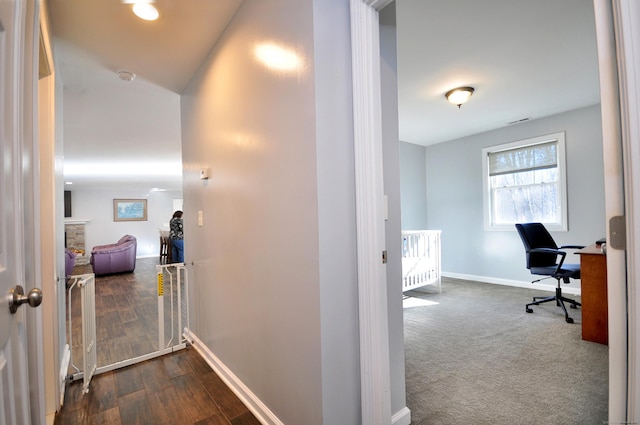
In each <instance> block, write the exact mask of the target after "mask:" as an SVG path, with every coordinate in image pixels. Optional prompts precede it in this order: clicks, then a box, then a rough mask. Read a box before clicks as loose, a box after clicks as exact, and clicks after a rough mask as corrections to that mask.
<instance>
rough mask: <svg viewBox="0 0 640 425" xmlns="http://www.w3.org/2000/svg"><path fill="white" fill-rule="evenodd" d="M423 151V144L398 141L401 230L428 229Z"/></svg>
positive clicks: (425, 167) (425, 169)
mask: <svg viewBox="0 0 640 425" xmlns="http://www.w3.org/2000/svg"><path fill="white" fill-rule="evenodd" d="M425 151H426V147H425V146H420V145H414V144H413V143H405V142H400V164H401V167H400V199H401V205H402V230H426V229H428V227H427V226H428V225H427V165H426V162H425V155H426V153H425Z"/></svg>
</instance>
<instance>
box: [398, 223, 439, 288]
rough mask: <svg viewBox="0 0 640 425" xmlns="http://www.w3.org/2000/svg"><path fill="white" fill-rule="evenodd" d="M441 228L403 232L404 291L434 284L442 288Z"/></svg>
mask: <svg viewBox="0 0 640 425" xmlns="http://www.w3.org/2000/svg"><path fill="white" fill-rule="evenodd" d="M441 233H442V231H441V230H411V231H409V230H407V231H403V232H402V292H405V291H409V290H411V289H416V288H420V287H422V286H427V285H434V286H436V287H437V288H438V292H440V291H441V290H442V287H441V280H440V279H441V276H440V265H441V263H440V234H441Z"/></svg>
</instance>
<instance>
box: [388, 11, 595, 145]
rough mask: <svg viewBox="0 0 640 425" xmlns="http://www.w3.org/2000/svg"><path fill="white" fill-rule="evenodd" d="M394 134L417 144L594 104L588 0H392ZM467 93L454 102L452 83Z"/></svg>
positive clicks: (591, 18) (592, 25)
mask: <svg viewBox="0 0 640 425" xmlns="http://www.w3.org/2000/svg"><path fill="white" fill-rule="evenodd" d="M396 4H397V7H396V10H397V34H398V81H399V93H398V97H399V122H400V140H402V141H405V142H411V143H416V144H421V145H430V144H434V143H440V142H445V141H449V140H453V139H456V138H459V137H463V136H468V135H472V134H477V133H481V132H484V131H488V130H493V129H496V128H500V127H504V126H506V125H507V123H509V122H512V121H517V120H521V119H523V118H530V119H536V118H541V117H544V116H549V115H553V114H557V113H560V112H564V111H569V110H572V109H577V108H581V107H584V106H589V105H594V104H597V103H599V102H600V93H599V83H598V68H597V57H596V37H595V23H594V12H593V2H592V1H590V0H446V1H442V0H427V1H425V0H398V1H397V2H396ZM460 86H472V87H474V88H475V92H474V94H473V96H472V97H471V99H470V100H469V102H468V103H467V104H464V105H463V106H462V107H461V108H460V109H458V108H457V107H456V106H455V105H452V104H450V103H448V102H447V101H446V100H445V99H444V93H446V92H447V91H449V90H450V89H452V88H455V87H460Z"/></svg>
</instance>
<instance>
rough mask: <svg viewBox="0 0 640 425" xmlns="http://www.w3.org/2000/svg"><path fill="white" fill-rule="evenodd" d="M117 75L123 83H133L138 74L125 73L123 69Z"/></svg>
mask: <svg viewBox="0 0 640 425" xmlns="http://www.w3.org/2000/svg"><path fill="white" fill-rule="evenodd" d="M116 74H117V75H118V78H120V79H121V80H122V81H133V79H134V78H136V74H134V73H133V72H131V71H125V70H123V69H121V70H120V71H116Z"/></svg>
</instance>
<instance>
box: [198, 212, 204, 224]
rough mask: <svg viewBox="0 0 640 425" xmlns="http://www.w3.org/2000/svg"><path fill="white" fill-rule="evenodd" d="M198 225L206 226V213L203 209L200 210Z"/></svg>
mask: <svg viewBox="0 0 640 425" xmlns="http://www.w3.org/2000/svg"><path fill="white" fill-rule="evenodd" d="M198 226H199V227H202V226H204V214H203V213H202V211H198Z"/></svg>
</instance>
